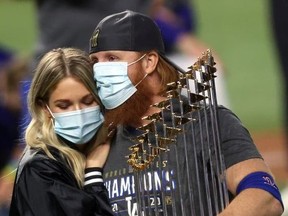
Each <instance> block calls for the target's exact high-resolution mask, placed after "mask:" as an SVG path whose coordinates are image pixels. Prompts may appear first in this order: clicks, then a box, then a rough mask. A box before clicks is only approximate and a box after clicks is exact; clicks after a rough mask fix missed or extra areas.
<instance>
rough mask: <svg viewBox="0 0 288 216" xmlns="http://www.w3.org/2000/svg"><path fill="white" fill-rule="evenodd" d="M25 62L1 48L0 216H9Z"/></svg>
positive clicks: (17, 147) (25, 69)
mask: <svg viewBox="0 0 288 216" xmlns="http://www.w3.org/2000/svg"><path fill="white" fill-rule="evenodd" d="M27 66H28V62H27V61H26V60H24V58H23V59H22V58H20V57H16V55H15V53H13V52H12V50H10V49H8V48H6V47H2V46H1V47H0V134H1V140H0V216H5V215H8V209H9V204H10V199H11V194H12V189H13V182H14V177H15V172H13V171H15V168H16V162H17V158H18V154H19V153H18V151H19V144H20V143H21V141H20V129H19V128H20V125H19V123H20V116H21V109H22V107H21V99H20V82H21V80H22V79H23V77H24V76H25V74H26V73H27Z"/></svg>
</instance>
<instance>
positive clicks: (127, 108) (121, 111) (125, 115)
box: [105, 82, 152, 127]
mask: <svg viewBox="0 0 288 216" xmlns="http://www.w3.org/2000/svg"><path fill="white" fill-rule="evenodd" d="M145 83H146V82H142V83H141V84H140V85H139V86H138V89H137V91H136V92H135V93H134V94H133V95H132V96H131V97H130V98H129V99H128V100H127V101H125V102H124V103H123V104H121V105H120V106H119V107H117V108H115V109H112V110H108V111H106V114H105V122H106V125H107V126H108V125H110V124H111V123H112V124H113V126H117V125H118V124H123V125H129V126H134V127H137V126H141V124H142V117H143V115H144V114H145V113H146V112H147V110H148V109H149V107H150V105H151V104H152V102H151V99H150V98H151V97H149V96H148V94H147V91H145V89H147V87H148V86H147V87H146V88H145ZM110 126H111V125H110Z"/></svg>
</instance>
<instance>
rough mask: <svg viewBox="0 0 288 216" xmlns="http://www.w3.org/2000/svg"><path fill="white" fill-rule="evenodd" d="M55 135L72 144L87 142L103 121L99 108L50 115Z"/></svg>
mask: <svg viewBox="0 0 288 216" xmlns="http://www.w3.org/2000/svg"><path fill="white" fill-rule="evenodd" d="M47 109H48V110H49V112H50V113H51V115H52V116H53V118H54V130H55V133H56V134H58V135H59V136H61V137H63V138H64V139H66V140H68V141H70V142H71V143H74V144H85V143H87V142H89V141H90V140H91V139H92V138H93V137H94V135H95V134H96V132H97V131H98V129H99V127H100V126H101V124H102V123H103V121H104V117H103V115H102V114H101V112H100V107H99V106H94V107H89V108H84V109H80V110H75V111H69V112H60V113H52V112H51V110H50V109H49V107H48V106H47Z"/></svg>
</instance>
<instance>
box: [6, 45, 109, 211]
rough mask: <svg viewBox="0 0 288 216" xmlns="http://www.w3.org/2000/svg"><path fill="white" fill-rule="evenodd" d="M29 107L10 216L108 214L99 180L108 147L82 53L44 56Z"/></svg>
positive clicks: (62, 51) (65, 51) (89, 69)
mask: <svg viewBox="0 0 288 216" xmlns="http://www.w3.org/2000/svg"><path fill="white" fill-rule="evenodd" d="M28 108H29V111H30V115H31V122H30V124H29V125H28V127H27V129H26V133H25V141H26V143H27V147H26V149H25V152H24V154H23V156H22V158H21V160H20V163H19V166H18V170H17V176H16V180H15V185H14V191H13V197H12V202H11V208H10V215H13V216H16V215H41V216H45V215H61V216H63V215H69V216H73V215H81V216H83V215H105V216H106V215H112V211H111V208H110V203H109V200H108V196H107V190H106V188H105V186H104V184H103V179H102V167H103V165H104V163H105V161H106V157H107V155H108V152H109V148H110V147H109V141H108V139H107V138H106V137H107V136H106V130H105V129H104V128H103V127H102V125H103V124H102V123H103V121H104V119H103V116H102V114H101V109H102V108H101V104H100V101H99V99H98V96H97V95H96V92H95V82H94V79H93V72H92V64H91V62H90V60H89V57H88V56H87V54H86V53H84V52H82V51H81V50H78V49H74V48H61V49H57V50H52V51H50V52H48V53H46V54H45V55H44V56H43V58H42V59H41V60H40V62H39V64H38V67H37V69H36V73H35V75H34V77H33V80H32V84H31V87H30V90H29V94H28Z"/></svg>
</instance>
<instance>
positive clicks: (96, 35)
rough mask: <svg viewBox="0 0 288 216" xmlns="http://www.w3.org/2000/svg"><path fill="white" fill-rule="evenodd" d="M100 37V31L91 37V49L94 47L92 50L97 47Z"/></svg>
mask: <svg viewBox="0 0 288 216" xmlns="http://www.w3.org/2000/svg"><path fill="white" fill-rule="evenodd" d="M98 35H99V29H97V30H96V31H95V32H94V33H93V35H92V37H91V39H90V44H91V47H92V48H93V47H96V46H97V39H98Z"/></svg>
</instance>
